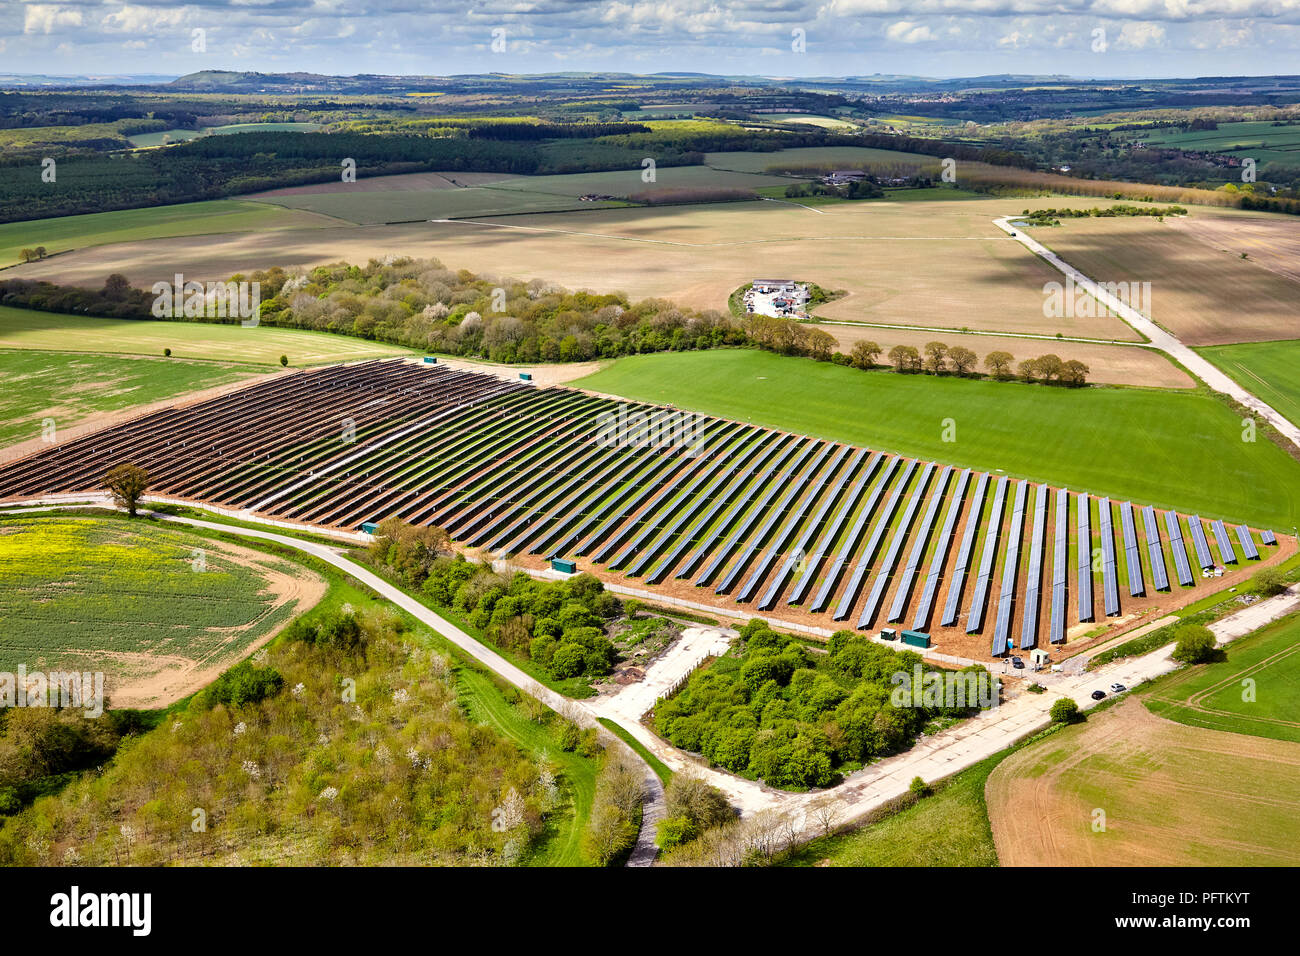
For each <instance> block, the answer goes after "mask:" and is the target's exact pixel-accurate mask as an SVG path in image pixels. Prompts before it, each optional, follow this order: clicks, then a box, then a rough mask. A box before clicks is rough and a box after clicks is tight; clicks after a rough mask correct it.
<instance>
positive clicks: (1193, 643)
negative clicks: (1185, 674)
mask: <svg viewBox="0 0 1300 956" xmlns="http://www.w3.org/2000/svg"><path fill="white" fill-rule="evenodd" d="M1174 639H1175V641H1176V642H1177V643H1176V644H1175V645H1174V652H1173V655H1172V657H1173V659H1174V660H1176V661H1178V662H1179V663H1181V664H1204V663H1206V662H1208V661H1212V660H1216V659H1218V657H1219V656H1220V652H1219V650H1218V648H1217V646H1216V645H1217V641H1216V640H1215V637H1214V632H1213V631H1211V630H1210V629H1209V628H1208V627H1206V626H1205V625H1203V624H1186V625H1184V626H1183V627H1180V628H1179V629H1178V630H1176V631H1174Z"/></svg>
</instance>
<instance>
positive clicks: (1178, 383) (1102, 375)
mask: <svg viewBox="0 0 1300 956" xmlns="http://www.w3.org/2000/svg"><path fill="white" fill-rule="evenodd" d="M819 311H821V310H819ZM816 327H817V328H819V329H823V330H825V331H826V332H829V333H830V334H831V335H833V336H835V339H836V341H838V342H839V343H840V351H841V352H845V353H847V352H849V351H850V350H851V349H852V348H853V346H854V344H855V343H857V342H864V341H871V342H875V343H876V344H877V345H879V346H881V347H882V348H883V349H884V350H885V353H886V354H883V355H881V357H880V360H881V361H882V362H887V361H888V354H887V353H888V352H889V350H890V349H891V348H893V347H894V346H895V345H911V346H913V347H914V348H917V349H920V350H923V349H924V348H925V344H926V343H927V342H934V341H939V342H944V343H945V344H947V345H948V346H949V347H954V346H958V345H960V346H963V347H964V348H968V349H970V350H971V351H972V352H974V353H975V354H976V355H978V356H979V358H980V365H979V371H981V372H983V371H985V368H984V356H986V355H988V353H990V352H994V351H1003V352H1009V353H1011V355H1012V356H1014V358H1015V361H1016V362H1020V361H1021V360H1023V359H1027V358H1036V357H1037V356H1039V355H1046V354H1047V353H1049V352H1050V353H1052V354H1053V355H1059V356H1060V357H1061V358H1063V359H1065V360H1067V361H1068V360H1070V359H1078V360H1079V361H1080V362H1082V363H1083V364H1085V365H1087V366H1088V368H1089V369H1091V374H1090V375H1089V376H1088V380H1089V381H1090V382H1099V383H1101V384H1105V385H1148V386H1152V387H1155V388H1195V387H1196V383H1195V382H1194V381H1193V380H1192V378H1191V376H1189V375H1188V374H1187V373H1186V372H1184V371H1183V370H1182V369H1180V368H1179V367H1178V366H1176V365H1174V364H1173V363H1172V362H1170V361H1169V360H1168V359H1167V358H1165V356H1164V355H1163V354H1162V353H1160V352H1156V351H1153V350H1151V349H1146V348H1142V347H1140V346H1126V345H1101V344H1097V343H1093V342H1070V341H1068V340H1067V341H1057V340H1054V339H1026V338H1016V337H1014V336H1008V335H974V334H969V335H965V334H962V333H961V332H949V331H943V332H931V331H921V330H911V329H887V328H875V327H872V326H865V325H839V324H836V323H833V322H828V323H823V324H820V325H817V326H816Z"/></svg>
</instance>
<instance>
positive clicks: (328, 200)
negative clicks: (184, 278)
mask: <svg viewBox="0 0 1300 956" xmlns="http://www.w3.org/2000/svg"><path fill="white" fill-rule="evenodd" d="M415 175H422V176H431V175H441V174H415ZM641 176H642V170H641V169H640V168H637V169H630V170H627V171H623V172H603V173H574V174H570V175H556V176H504V175H502V176H495V177H494V181H493V180H488V181H483V180H486V179H487V177H483V176H480V177H478V178H479V179H480V181H479V182H476V183H473V184H472V185H465V184H466V183H467V182H472V181H473V179H474V178H475V175H474V174H472V173H471V174H461V173H447V174H445V178H447V179H449V180H455V181H456V183H457V184H459V187H453V188H450V189H448V188H446V186H443V185H441V184H438V183H434V184H432V185H431V186H430V187H423V186H417V183H418V182H419V181H418V180H414V179H412V177H411V176H383V177H376V178H374V179H369V180H360V181H358V183H338V184H334V185H333V186H332V187H331V188H330V189H329V190H328V191H324V190H320V191H313V192H310V193H308V192H306V191H297V192H294V193H292V194H288V195H286V191H285V190H277V191H275V192H272V193H260V194H258V198H260V199H265V200H266V201H267V202H273V203H278V204H281V205H284V206H288V207H291V208H295V209H305V210H308V211H310V212H316V213H323V214H325V215H328V216H333V217H335V218H338V219H344V220H347V221H348V222H353V223H357V224H378V223H388V222H410V221H412V220H417V219H467V218H478V217H484V216H502V215H511V214H517V213H539V212H556V211H561V210H582V209H600V208H607V207H610V206H616V205H621V203H611V202H591V201H588V202H582V201H580V199H579V197H580V196H584V195H602V196H615V197H625V196H629V195H632V194H639V193H655V192H659V191H664V190H677V189H759V188H762V187H765V186H774V185H781V186H784V185H786V184H787V183H788V182H789V180H784V179H777V178H775V177H772V176H763V175H754V174H751V173H744V172H729V171H724V170H715V169H711V168H709V167H708V166H665V167H662V168H660V169H657V170H656V171H655V181H654V182H653V183H647V182H645V181H644V180H643V179H642V178H641ZM387 180H393V181H394V182H393V183H392V188H385V187H386V186H387V185H388V183H387V182H386V181H387ZM360 182H365V183H366V185H367V188H366V189H365V190H364V191H361V190H357V189H355V188H354V187H356V186H357V185H358V184H359V183H360Z"/></svg>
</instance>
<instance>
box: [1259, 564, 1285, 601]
mask: <svg viewBox="0 0 1300 956" xmlns="http://www.w3.org/2000/svg"><path fill="white" fill-rule="evenodd" d="M1250 584H1251V587H1253V588H1254V589H1255V592H1256V593H1257V594H1260V595H1262V596H1263V597H1272V596H1273V595H1275V594H1281V593H1282V592H1283V591H1285V590H1286V589H1287V587H1288V586H1289V584H1290V582H1288V581H1287V579H1286V575H1285V574H1283V573H1282V572H1281V570H1280V569H1278V568H1276V567H1273V568H1260V569H1259V570H1258V571H1256V572H1255V576H1254V577H1252V578H1251V579H1250Z"/></svg>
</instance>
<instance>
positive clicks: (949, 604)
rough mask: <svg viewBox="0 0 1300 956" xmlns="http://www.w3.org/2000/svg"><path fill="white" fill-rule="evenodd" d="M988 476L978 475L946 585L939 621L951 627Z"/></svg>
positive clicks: (963, 585) (964, 578) (973, 545)
mask: <svg viewBox="0 0 1300 956" xmlns="http://www.w3.org/2000/svg"><path fill="white" fill-rule="evenodd" d="M988 486H989V476H988V475H986V474H984V475H980V477H979V481H977V482H976V483H975V494H974V496H973V497H972V498H971V503H970V514H969V515H968V516H967V518H966V530H965V531H963V532H962V536H961V547H959V548H958V549H957V564H956V567H954V568H953V571H952V581H951V582H950V583H949V585H948V599H947V601H946V602H945V603H944V607H943V617H942V618H941V619H940V621H939V623H940V624H942V625H943V626H944V627H951V626H952V625H954V624H956V623H957V614H958V612H959V611H960V610H961V592H962V590H963V589H964V588H965V586H966V571H967V570H968V569H969V568H970V558H971V554H972V553H973V552H974V550H975V535H976V532H977V531H978V530H979V526H980V516H981V515H982V514H983V512H984V495H985V492H987V491H988Z"/></svg>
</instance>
